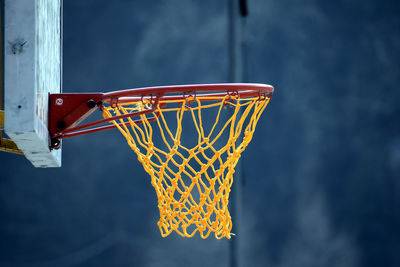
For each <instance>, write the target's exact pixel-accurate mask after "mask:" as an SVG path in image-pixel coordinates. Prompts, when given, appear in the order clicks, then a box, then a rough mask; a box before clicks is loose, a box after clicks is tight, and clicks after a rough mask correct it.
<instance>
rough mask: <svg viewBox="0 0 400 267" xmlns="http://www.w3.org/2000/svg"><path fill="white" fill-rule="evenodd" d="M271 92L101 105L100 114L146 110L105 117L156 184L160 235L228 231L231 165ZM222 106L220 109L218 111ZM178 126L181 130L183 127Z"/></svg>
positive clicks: (228, 233) (226, 234)
mask: <svg viewBox="0 0 400 267" xmlns="http://www.w3.org/2000/svg"><path fill="white" fill-rule="evenodd" d="M269 100H270V98H269V97H266V96H257V97H250V98H244V99H241V98H239V97H238V96H232V95H226V96H221V97H212V98H211V97H208V96H204V97H202V96H197V97H187V98H186V99H180V100H160V101H159V102H158V103H157V105H156V107H153V105H155V104H154V101H153V100H152V99H143V98H142V99H141V100H140V101H134V102H130V103H117V104H113V105H111V106H107V107H103V116H104V117H105V118H111V117H114V116H119V115H123V114H129V113H136V112H138V111H144V110H149V109H152V108H153V112H151V113H147V114H142V115H140V120H141V123H138V122H137V121H134V120H133V119H132V118H131V117H128V118H122V119H118V120H113V121H111V122H112V123H114V124H115V125H116V127H117V128H118V129H119V131H120V132H121V133H122V134H123V136H124V137H125V138H126V140H127V142H128V144H129V146H130V147H131V148H132V149H133V151H134V152H135V153H136V154H137V157H138V159H139V161H140V162H141V163H142V165H143V167H144V169H145V170H146V172H147V173H149V174H150V176H151V184H152V185H153V187H154V188H155V190H156V194H157V197H158V208H159V211H160V220H159V222H158V227H159V228H160V232H161V235H162V236H163V237H165V236H168V235H169V234H170V233H171V232H172V231H175V232H177V233H178V234H179V235H181V236H185V237H192V236H193V235H195V233H196V232H199V233H200V236H201V237H202V238H207V237H208V236H209V235H210V233H214V235H215V237H216V238H217V239H221V238H223V237H226V238H228V239H229V238H231V235H232V233H231V229H232V221H231V216H230V214H229V210H228V203H229V192H230V190H231V185H232V182H233V174H234V172H235V170H234V168H235V166H236V164H237V162H238V160H239V158H240V155H241V153H242V152H243V150H244V149H245V148H246V146H247V145H248V144H249V142H250V141H251V139H252V137H253V133H254V130H255V128H256V125H257V122H258V120H259V118H260V116H261V114H262V112H263V111H264V109H265V108H266V106H267V104H268V102H269ZM223 110H225V111H226V112H222V111H223ZM182 133H183V134H182Z"/></svg>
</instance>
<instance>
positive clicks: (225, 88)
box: [103, 83, 274, 103]
mask: <svg viewBox="0 0 400 267" xmlns="http://www.w3.org/2000/svg"><path fill="white" fill-rule="evenodd" d="M206 92H207V93H206ZM273 92H274V87H273V86H271V85H268V84H261V83H221V84H188V85H171V86H156V87H144V88H135V89H127V90H120V91H114V92H109V93H105V94H104V95H103V101H105V102H108V103H110V102H111V101H112V99H119V100H118V102H121V101H123V102H128V101H132V100H133V101H134V100H137V97H138V96H140V97H143V96H149V95H159V96H161V99H160V100H163V98H164V99H175V100H177V99H184V98H185V97H187V96H188V95H193V94H195V95H197V96H207V97H213V96H214V97H220V96H224V95H227V94H237V95H238V96H239V97H241V98H243V97H256V96H264V95H270V94H272V93H273ZM174 93H182V95H167V94H174ZM135 96H136V97H135ZM130 97H133V98H130Z"/></svg>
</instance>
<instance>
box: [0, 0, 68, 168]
mask: <svg viewBox="0 0 400 267" xmlns="http://www.w3.org/2000/svg"><path fill="white" fill-rule="evenodd" d="M61 26H62V0H5V1H4V95H5V100H4V105H5V129H4V130H5V132H6V134H7V135H8V136H9V137H10V138H11V139H13V140H14V142H15V143H16V144H17V146H18V148H19V149H21V150H22V151H23V152H24V154H25V156H26V158H27V159H28V160H30V161H31V162H32V164H33V165H34V166H35V167H60V166H61V149H60V150H50V149H49V144H50V140H49V133H48V129H47V125H48V95H49V93H60V92H61V88H62V84H61V83H62V27H61Z"/></svg>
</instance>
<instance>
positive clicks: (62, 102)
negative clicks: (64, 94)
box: [56, 97, 64, 106]
mask: <svg viewBox="0 0 400 267" xmlns="http://www.w3.org/2000/svg"><path fill="white" fill-rule="evenodd" d="M62 104H64V100H63V99H62V98H61V97H60V98H57V99H56V105H57V106H62Z"/></svg>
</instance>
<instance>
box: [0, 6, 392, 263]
mask: <svg viewBox="0 0 400 267" xmlns="http://www.w3.org/2000/svg"><path fill="white" fill-rule="evenodd" d="M227 3H228V2H227V1H222V0H221V1H215V0H214V1H212V0H203V1H194V0H191V1H189V0H186V1H178V0H168V1H167V0H154V1H127V0H125V1H123V0H119V1H106V0H85V1H79V0H65V1H64V92H86V91H91V92H92V91H93V92H94V91H101V92H105V91H111V90H117V89H125V88H134V87H140V86H155V85H169V84H185V83H214V82H226V81H228V34H227V32H228V4H227ZM248 4H249V16H248V18H247V23H246V39H247V45H246V53H245V54H246V58H247V60H246V69H245V77H246V79H247V81H250V82H262V83H269V84H272V85H274V86H275V88H276V93H275V94H274V97H273V99H272V102H271V103H270V105H269V107H268V108H267V111H266V112H265V113H264V114H263V117H262V118H261V121H260V122H259V124H258V128H257V130H256V133H255V136H254V139H253V141H252V143H251V144H250V145H249V147H248V148H247V150H246V151H245V152H244V156H243V157H242V163H243V168H244V171H243V172H244V188H243V201H244V202H243V214H242V217H241V219H240V225H241V227H240V232H238V233H237V235H238V237H236V238H239V240H240V251H241V255H240V256H241V260H242V262H243V266H344V267H346V266H363V267H364V266H387V267H389V266H400V241H399V240H398V238H399V236H400V230H399V229H400V227H399V226H400V214H399V211H400V180H399V179H400V122H399V121H400V120H399V115H400V105H399V99H400V90H399V84H400V61H399V58H400V35H399V33H400V32H399V29H400V16H399V14H400V6H399V3H398V1H378V0H369V1H368V0H367V1H365V0H364V1H361V0H353V1H344V0H339V1H315V0H306V1H290V0H282V1H265V0H249V3H248ZM0 162H1V172H0V266H28V267H29V266H227V265H228V262H229V260H228V258H229V245H228V243H229V242H230V241H228V240H215V239H214V237H209V238H208V239H207V240H202V239H200V238H199V237H198V236H196V237H195V238H193V239H186V238H182V237H180V236H177V235H176V234H172V235H171V236H169V237H168V238H161V236H160V233H159V230H158V227H157V225H156V222H157V220H158V210H157V201H156V195H155V192H154V191H153V188H152V186H151V184H150V177H149V175H148V174H147V173H145V171H144V170H143V168H142V166H141V165H140V163H139V162H138V161H137V159H136V156H135V155H134V153H133V152H132V151H131V150H130V148H129V146H128V145H127V144H126V141H124V139H123V137H122V136H121V135H120V134H119V133H118V132H117V131H116V130H114V131H108V132H103V133H97V134H92V135H87V136H81V137H75V138H72V139H68V140H65V141H64V143H63V167H62V168H58V169H35V168H33V167H32V166H31V164H30V163H29V162H28V161H27V160H26V159H24V158H23V157H21V156H17V155H12V154H5V153H1V154H0ZM234 223H235V222H234Z"/></svg>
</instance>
